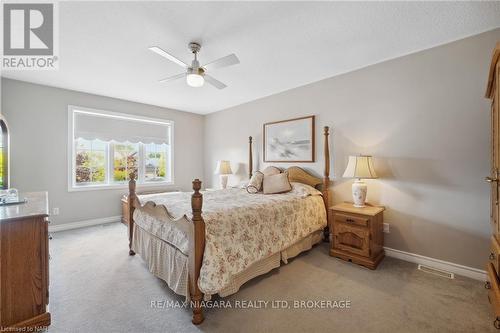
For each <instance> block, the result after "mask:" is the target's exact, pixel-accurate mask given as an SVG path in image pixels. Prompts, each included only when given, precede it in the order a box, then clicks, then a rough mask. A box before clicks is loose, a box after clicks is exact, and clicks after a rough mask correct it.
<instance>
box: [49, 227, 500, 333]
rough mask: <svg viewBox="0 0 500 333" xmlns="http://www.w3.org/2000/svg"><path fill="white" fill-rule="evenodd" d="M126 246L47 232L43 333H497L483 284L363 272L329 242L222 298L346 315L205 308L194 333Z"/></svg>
mask: <svg viewBox="0 0 500 333" xmlns="http://www.w3.org/2000/svg"><path fill="white" fill-rule="evenodd" d="M126 239H127V236H126V228H125V227H124V226H123V225H121V224H118V223H112V224H108V225H105V226H97V227H91V228H84V229H78V230H71V231H65V232H59V233H55V234H53V240H52V241H51V243H50V252H51V255H52V261H51V271H50V283H51V286H50V312H51V313H52V326H51V327H50V329H49V332H50V333H56V332H96V333H98V332H199V331H203V332H393V333H398V332H496V331H497V330H495V329H494V328H493V326H492V322H493V319H494V318H493V315H492V313H491V311H490V308H489V304H488V300H487V293H486V290H485V289H484V287H483V283H481V282H479V281H473V280H470V279H466V278H461V277H459V278H457V279H455V280H448V279H445V278H441V277H437V276H433V275H430V274H427V273H423V272H420V271H418V270H416V267H415V265H413V264H410V263H407V262H404V261H399V260H396V259H392V258H385V259H384V261H383V262H382V264H381V265H380V266H379V268H378V269H377V270H376V271H370V270H368V269H365V268H362V267H359V266H357V265H353V264H350V263H347V262H344V261H341V260H339V259H334V258H331V257H329V256H328V254H327V245H326V244H321V245H319V246H316V247H315V248H313V249H312V250H311V251H309V252H307V253H305V254H302V255H300V256H299V257H297V258H296V259H294V260H292V261H291V262H290V263H289V264H288V265H284V266H282V267H280V268H279V269H276V270H274V271H272V272H270V273H268V274H266V275H264V276H263V277H259V278H257V279H255V280H252V281H250V282H249V283H247V284H246V285H244V286H243V288H242V289H241V290H240V291H239V292H238V293H237V294H235V295H233V296H231V297H228V298H226V299H224V300H228V301H231V302H232V303H231V304H232V305H234V306H236V305H237V303H236V301H240V304H242V302H241V301H249V300H254V301H257V300H266V301H272V300H284V301H288V302H289V304H293V301H295V300H312V301H317V300H330V301H340V300H349V301H350V302H351V308H350V309H321V308H320V309H300V308H299V309H293V306H292V309H288V310H284V309H272V308H268V309H234V308H232V309H211V310H208V311H206V319H205V322H204V323H203V324H202V325H200V326H198V327H196V326H193V325H192V324H191V322H190V319H191V313H190V311H189V310H187V309H182V308H180V309H178V308H177V309H176V308H169V309H160V308H158V307H162V306H163V303H160V302H161V301H168V300H174V301H175V300H176V301H179V302H182V301H183V298H182V297H179V296H176V295H175V294H173V293H172V292H171V291H170V290H169V289H168V287H167V286H166V285H165V284H164V283H163V282H162V281H161V280H159V279H157V278H155V277H153V276H152V275H151V274H150V273H149V271H148V270H147V269H146V267H145V266H144V263H143V262H142V260H141V258H140V257H138V256H135V257H129V256H128V247H127V240H126ZM152 302H156V303H154V304H156V306H157V308H153V307H152V306H151V303H152ZM219 304H220V303H219ZM268 306H269V307H270V306H271V305H270V304H269V305H268Z"/></svg>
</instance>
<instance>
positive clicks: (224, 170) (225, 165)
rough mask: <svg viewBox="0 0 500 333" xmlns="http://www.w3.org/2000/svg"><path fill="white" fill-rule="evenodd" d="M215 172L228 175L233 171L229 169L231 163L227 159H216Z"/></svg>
mask: <svg viewBox="0 0 500 333" xmlns="http://www.w3.org/2000/svg"><path fill="white" fill-rule="evenodd" d="M215 173H216V174H218V175H229V174H231V173H233V171H232V170H231V164H230V163H229V161H218V162H217V169H216V170H215Z"/></svg>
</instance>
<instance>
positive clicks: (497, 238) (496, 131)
mask: <svg viewBox="0 0 500 333" xmlns="http://www.w3.org/2000/svg"><path fill="white" fill-rule="evenodd" d="M499 59H500V42H499V43H497V45H496V47H495V49H494V50H493V55H492V59H491V65H490V70H489V76H488V86H487V88H486V97H487V98H489V99H490V100H491V150H490V152H491V153H490V155H491V156H490V158H491V168H490V174H489V175H488V176H487V177H486V178H485V180H486V182H488V183H489V184H490V188H491V195H490V199H491V202H490V222H491V239H490V253H489V255H488V262H487V264H486V272H487V279H488V280H487V282H486V284H485V287H486V288H487V289H489V291H488V298H489V301H490V303H491V307H492V310H493V314H494V317H495V319H494V322H493V325H494V326H495V327H496V328H497V329H500V280H499V278H500V276H499V272H500V271H499V268H500V267H499V260H500V259H499V254H500V225H499V220H498V219H499V216H500V214H499V213H500V205H499V199H500V196H499V183H498V181H499V177H500V175H499V168H500V148H499V147H500V126H499V125H500V123H499V122H500V117H499V110H500V108H499V103H500V61H499Z"/></svg>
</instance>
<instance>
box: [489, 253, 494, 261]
mask: <svg viewBox="0 0 500 333" xmlns="http://www.w3.org/2000/svg"><path fill="white" fill-rule="evenodd" d="M489 258H490V260H494V259H495V254H494V253H493V252H492V253H490V257H489Z"/></svg>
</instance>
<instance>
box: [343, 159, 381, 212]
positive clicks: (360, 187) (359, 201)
mask: <svg viewBox="0 0 500 333" xmlns="http://www.w3.org/2000/svg"><path fill="white" fill-rule="evenodd" d="M343 177H344V178H356V180H355V181H354V183H353V184H352V199H353V201H354V207H359V208H361V207H365V201H366V193H367V190H368V189H367V186H366V183H365V182H364V181H362V179H373V178H377V174H376V173H375V169H374V168H373V161H372V157H371V156H366V155H358V156H349V162H348V163H347V168H346V169H345V172H344V175H343Z"/></svg>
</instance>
